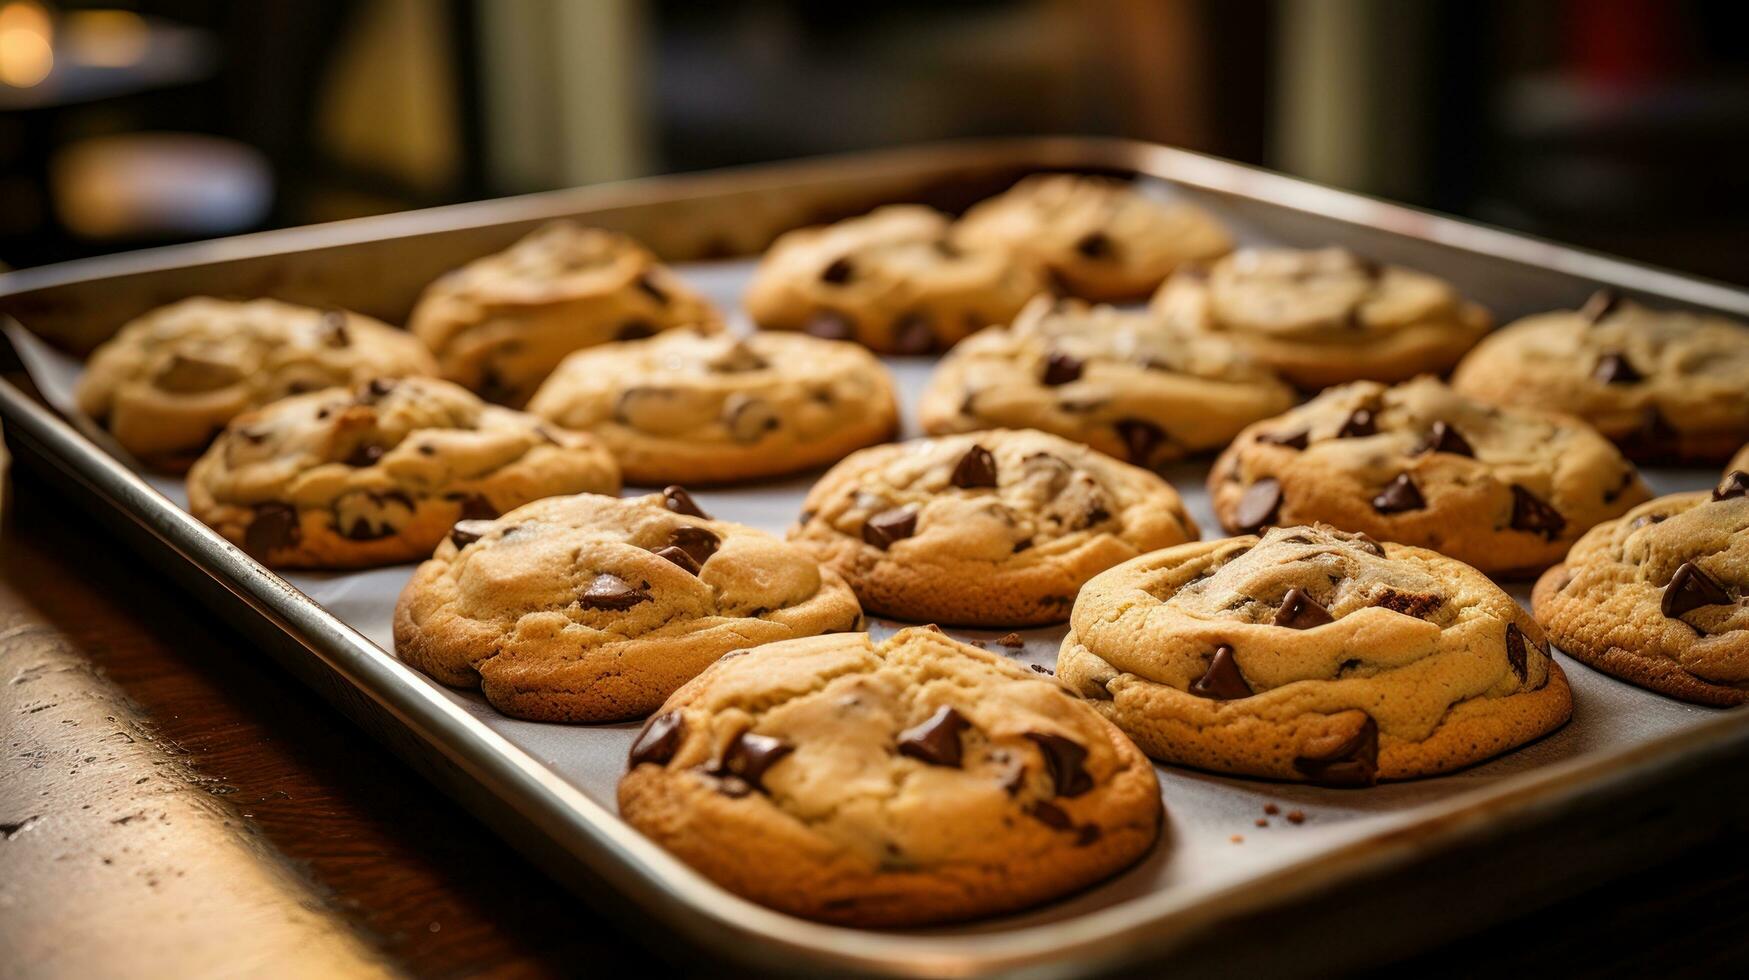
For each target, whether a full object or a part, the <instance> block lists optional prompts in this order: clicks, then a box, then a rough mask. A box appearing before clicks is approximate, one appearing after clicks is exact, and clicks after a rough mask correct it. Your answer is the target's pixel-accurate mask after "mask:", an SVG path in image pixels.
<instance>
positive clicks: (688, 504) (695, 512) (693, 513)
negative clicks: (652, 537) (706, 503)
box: [662, 483, 711, 521]
mask: <svg viewBox="0 0 1749 980" xmlns="http://www.w3.org/2000/svg"><path fill="white" fill-rule="evenodd" d="M662 503H663V504H664V505H666V506H667V508H668V509H669V510H671V511H673V512H674V513H676V514H685V515H686V516H687V517H697V518H699V519H701V520H706V521H708V520H710V519H711V515H709V514H707V513H705V512H704V511H703V510H702V509H701V508H700V507H699V506H698V501H696V500H694V499H692V494H690V493H687V492H686V488H685V487H683V486H681V485H680V484H678V483H671V484H669V485H668V486H666V487H663V488H662Z"/></svg>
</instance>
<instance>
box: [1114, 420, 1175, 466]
mask: <svg viewBox="0 0 1749 980" xmlns="http://www.w3.org/2000/svg"><path fill="white" fill-rule="evenodd" d="M1112 428H1114V429H1116V430H1117V437H1118V438H1119V439H1122V440H1123V444H1124V451H1125V452H1127V453H1128V454H1129V461H1130V462H1132V463H1134V464H1136V465H1137V466H1146V465H1148V460H1150V459H1152V458H1153V456H1154V450H1155V449H1156V448H1158V447H1159V445H1160V444H1161V443H1162V442H1165V441H1166V433H1165V431H1164V430H1162V429H1161V428H1160V427H1159V426H1157V425H1155V424H1154V423H1152V422H1149V421H1147V420H1145V419H1123V420H1121V421H1119V422H1117V423H1116V424H1115V425H1113V426H1112Z"/></svg>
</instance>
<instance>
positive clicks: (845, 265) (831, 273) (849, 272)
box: [820, 256, 856, 286]
mask: <svg viewBox="0 0 1749 980" xmlns="http://www.w3.org/2000/svg"><path fill="white" fill-rule="evenodd" d="M855 274H856V266H854V265H852V264H851V262H850V260H849V259H847V258H844V257H843V256H839V257H838V258H835V259H833V260H832V261H831V262H829V263H827V265H826V268H824V269H821V270H820V281H821V282H829V283H831V284H832V285H834V286H842V285H844V284H845V283H847V282H849V281H850V277H851V276H853V275H855Z"/></svg>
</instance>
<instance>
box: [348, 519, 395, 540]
mask: <svg viewBox="0 0 1749 980" xmlns="http://www.w3.org/2000/svg"><path fill="white" fill-rule="evenodd" d="M394 534H395V527H394V525H392V524H388V523H385V524H383V525H382V526H380V527H379V526H377V525H374V524H372V523H371V522H370V521H369V520H367V519H365V518H363V517H355V518H353V520H352V526H351V527H348V528H345V529H344V530H343V531H342V532H341V536H342V537H344V538H346V539H348V540H350V541H376V540H379V539H381V538H388V537H393V536H394Z"/></svg>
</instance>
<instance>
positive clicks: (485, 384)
mask: <svg viewBox="0 0 1749 980" xmlns="http://www.w3.org/2000/svg"><path fill="white" fill-rule="evenodd" d="M474 390H475V391H476V392H478V393H479V395H480V397H481V398H484V399H485V400H486V401H489V402H495V403H497V404H500V405H502V404H508V403H509V402H511V401H514V400H515V399H516V394H517V392H516V386H515V385H513V384H511V383H510V382H509V381H507V380H505V378H504V376H503V375H502V374H499V373H498V369H497V368H495V367H493V366H492V365H490V364H488V365H486V366H485V367H482V368H481V369H480V382H479V384H477V385H476V386H475V387H474Z"/></svg>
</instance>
